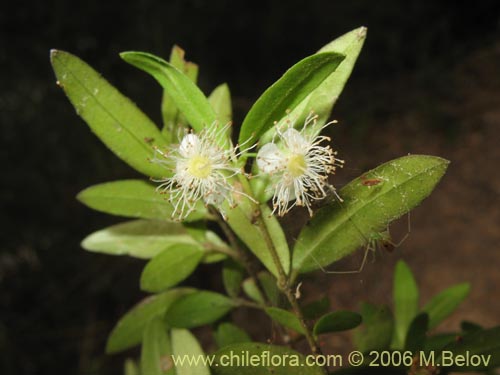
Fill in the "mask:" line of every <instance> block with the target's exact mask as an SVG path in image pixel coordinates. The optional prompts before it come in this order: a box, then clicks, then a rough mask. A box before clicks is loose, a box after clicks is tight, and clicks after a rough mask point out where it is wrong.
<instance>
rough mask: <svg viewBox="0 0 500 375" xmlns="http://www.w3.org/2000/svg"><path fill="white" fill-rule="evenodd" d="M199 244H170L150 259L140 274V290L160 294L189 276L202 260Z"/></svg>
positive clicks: (201, 250)
mask: <svg viewBox="0 0 500 375" xmlns="http://www.w3.org/2000/svg"><path fill="white" fill-rule="evenodd" d="M203 255H204V250H203V248H202V247H201V245H199V244H196V245H195V244H172V245H171V246H168V247H167V248H166V249H165V250H163V251H162V252H161V253H159V254H157V255H155V256H154V257H153V259H151V260H150V261H149V262H148V264H146V267H144V270H143V271H142V274H141V289H142V290H145V291H147V292H160V291H162V290H165V289H168V288H170V287H172V286H174V285H176V284H177V283H179V282H181V281H182V280H184V279H185V278H186V277H188V276H189V275H191V273H193V271H194V270H195V269H196V267H197V266H198V264H199V263H200V261H201V259H202V258H203Z"/></svg>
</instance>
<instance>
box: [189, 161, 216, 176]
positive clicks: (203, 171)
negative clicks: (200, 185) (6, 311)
mask: <svg viewBox="0 0 500 375" xmlns="http://www.w3.org/2000/svg"><path fill="white" fill-rule="evenodd" d="M187 171H188V173H189V174H191V175H192V176H194V177H197V178H207V177H208V176H209V175H210V173H211V172H212V163H210V160H208V158H206V157H204V156H199V155H198V156H194V157H192V158H191V160H189V162H188V167H187Z"/></svg>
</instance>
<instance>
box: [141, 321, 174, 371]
mask: <svg viewBox="0 0 500 375" xmlns="http://www.w3.org/2000/svg"><path fill="white" fill-rule="evenodd" d="M170 356H171V347H170V342H169V340H168V336H167V327H166V326H165V323H164V322H163V320H162V319H160V318H158V317H156V318H153V319H152V320H151V321H150V322H149V323H148V324H147V325H146V328H145V330H144V337H143V341H142V350H141V374H148V375H164V374H174V371H172V370H173V368H172V360H171V357H170Z"/></svg>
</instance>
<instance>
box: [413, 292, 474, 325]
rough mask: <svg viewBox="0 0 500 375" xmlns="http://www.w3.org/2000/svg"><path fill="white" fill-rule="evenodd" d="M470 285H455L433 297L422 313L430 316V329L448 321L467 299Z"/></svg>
mask: <svg viewBox="0 0 500 375" xmlns="http://www.w3.org/2000/svg"><path fill="white" fill-rule="evenodd" d="M469 291H470V284H468V283H463V284H458V285H454V286H452V287H450V288H447V289H445V290H443V291H442V292H440V293H439V294H437V295H435V296H434V297H432V299H431V300H430V301H429V302H428V303H427V304H426V305H425V306H424V308H423V309H422V311H424V312H426V313H427V314H428V315H429V329H432V328H434V327H436V326H437V325H438V324H439V323H441V322H442V321H443V320H444V319H446V318H447V317H448V316H449V315H451V313H452V312H453V311H455V309H456V308H457V307H458V305H460V303H462V301H463V300H464V299H465V298H466V297H467V295H468V294H469Z"/></svg>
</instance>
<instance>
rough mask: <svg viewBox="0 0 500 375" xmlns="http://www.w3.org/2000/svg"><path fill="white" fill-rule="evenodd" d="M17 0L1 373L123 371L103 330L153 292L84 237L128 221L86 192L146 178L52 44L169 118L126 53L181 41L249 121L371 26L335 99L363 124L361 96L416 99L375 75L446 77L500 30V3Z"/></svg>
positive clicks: (0, 43)
mask: <svg viewBox="0 0 500 375" xmlns="http://www.w3.org/2000/svg"><path fill="white" fill-rule="evenodd" d="M9 5H10V9H8V8H4V10H3V11H2V12H1V13H0V25H1V34H0V38H1V39H0V64H1V67H2V69H1V73H0V74H1V75H2V79H1V86H2V87H1V93H0V123H1V140H2V144H1V147H0V158H1V159H0V160H1V162H2V165H3V166H4V172H3V173H2V184H1V187H0V197H1V201H0V202H1V214H2V222H1V227H2V234H3V236H2V250H1V251H0V373H1V374H16V375H24V374H118V373H120V371H121V363H122V359H123V358H122V357H120V356H114V357H107V356H104V354H103V351H104V344H105V340H106V336H107V334H108V333H109V331H110V329H111V328H112V326H113V324H114V323H115V322H116V320H117V319H118V318H119V316H120V315H121V314H123V313H124V312H125V311H126V310H127V309H128V308H130V307H131V306H132V305H133V304H134V303H135V302H137V301H138V300H139V299H140V298H141V296H142V293H141V292H140V291H139V288H138V277H139V274H140V270H141V267H142V265H143V262H141V261H137V260H134V259H128V258H113V257H109V256H101V255H96V254H90V253H86V252H84V251H83V250H82V249H81V248H80V246H79V241H80V240H81V239H82V238H83V237H84V236H85V235H86V234H88V233H90V232H92V231H94V230H97V229H99V228H101V227H103V226H106V225H110V224H112V223H115V222H118V221H120V219H118V218H112V217H108V216H106V215H104V214H99V213H95V212H92V211H91V210H89V209H87V208H85V207H83V206H82V205H80V204H79V203H78V202H77V201H76V200H75V195H76V194H77V193H78V192H79V191H80V190H81V189H83V188H85V187H87V186H90V185H92V184H95V183H99V182H104V181H109V180H116V179H121V178H127V177H134V176H136V175H135V173H134V172H133V171H132V170H131V169H130V168H129V167H127V166H126V165H124V164H123V163H122V162H121V161H120V160H118V159H117V158H115V157H114V156H113V155H112V154H111V153H110V152H109V151H108V150H107V149H106V148H105V147H104V146H103V145H102V144H101V143H100V142H99V140H98V139H97V138H96V137H95V136H94V135H93V134H91V132H90V131H89V130H88V128H87V127H86V125H85V124H84V123H83V122H82V120H81V119H79V118H78V117H77V116H76V114H75V112H74V110H73V109H72V107H71V105H70V104H69V102H68V101H67V100H66V98H65V97H64V96H63V93H62V92H60V90H59V89H58V88H57V87H56V85H55V78H54V75H53V73H52V71H51V67H50V64H49V50H50V49H51V48H57V49H63V50H67V51H70V52H72V53H74V54H76V55H78V56H80V57H81V58H82V59H84V60H85V61H87V62H88V63H90V64H91V65H92V66H93V67H94V68H96V69H97V70H98V71H100V72H101V73H102V74H103V75H104V76H105V77H106V78H107V79H108V80H109V81H111V82H112V83H113V84H115V85H116V86H117V87H118V88H120V89H121V90H122V91H123V92H124V93H126V94H127V95H128V96H130V97H131V98H133V100H135V101H136V102H137V104H138V105H139V106H140V107H141V108H143V110H144V111H145V112H146V113H148V114H149V115H150V116H151V117H152V118H153V119H154V120H155V121H157V122H159V118H160V112H159V101H160V95H161V90H160V89H159V87H157V85H156V83H155V82H153V81H152V80H151V79H150V78H148V77H147V76H146V75H145V74H144V73H142V72H139V71H137V70H134V68H132V67H130V66H128V65H127V64H125V63H124V62H122V61H121V60H120V58H119V57H118V53H119V52H121V51H125V50H144V51H149V52H152V53H155V54H158V55H161V56H164V57H168V54H169V51H170V48H171V46H172V45H173V44H174V43H176V44H179V45H180V46H182V47H183V48H184V49H185V50H186V51H187V58H188V59H191V60H194V61H195V62H197V63H199V64H200V65H201V73H200V85H201V87H202V89H203V90H204V91H205V92H209V91H210V90H212V89H213V88H214V87H215V86H216V85H217V84H219V83H221V82H222V81H226V82H228V83H229V86H230V88H231V90H232V93H233V96H234V104H235V113H236V116H235V120H236V124H238V123H239V122H240V121H241V119H242V117H243V115H244V113H245V111H246V110H248V108H249V106H250V105H251V103H252V102H253V100H255V99H256V98H257V96H258V95H259V94H260V93H261V92H262V91H263V90H264V89H265V88H266V87H267V86H269V85H270V84H271V83H272V82H273V81H274V80H275V79H277V78H278V77H279V76H280V74H282V73H283V72H284V70H285V69H287V68H288V67H289V66H291V65H292V64H293V63H295V62H296V61H298V60H299V59H301V58H303V57H305V56H306V55H308V54H311V53H313V52H314V51H315V50H317V49H318V48H320V47H321V46H322V45H324V44H325V43H327V42H329V41H330V40H332V39H333V38H335V37H337V36H339V35H341V34H343V33H345V32H347V31H349V30H351V29H353V28H356V27H358V26H361V25H365V26H368V28H369V34H368V39H367V43H366V45H365V48H364V50H363V52H362V54H361V57H360V60H359V62H358V65H357V67H356V69H355V73H354V75H353V77H352V79H351V81H350V83H349V85H348V88H347V89H346V91H345V92H344V94H343V97H342V99H341V100H340V102H339V104H338V106H337V112H338V113H344V114H345V116H347V117H349V116H351V117H350V118H351V120H352V121H351V122H352V125H350V126H351V127H352V129H353V130H354V132H358V133H359V134H362V132H363V126H364V125H363V121H362V120H363V119H362V117H360V116H362V115H361V114H360V111H357V109H358V108H359V106H363V108H366V111H364V112H363V113H364V116H366V114H367V113H369V114H370V116H371V115H374V114H375V115H376V114H377V113H378V112H380V111H382V113H383V112H384V111H389V112H390V111H393V110H395V108H394V107H396V106H394V105H393V104H391V102H392V103H393V101H394V100H397V97H398V96H404V95H401V94H400V93H397V92H394V93H391V92H390V89H388V91H387V92H388V93H387V94H386V96H382V97H381V96H378V95H374V96H373V97H371V96H370V87H372V86H380V85H382V86H383V85H384V82H385V81H391V80H393V79H395V78H397V77H398V76H400V75H404V74H408V73H410V74H412V75H414V76H417V78H418V79H417V82H418V84H419V85H422V86H425V87H427V88H430V89H431V91H433V90H435V91H436V92H439V91H446V90H448V89H449V88H448V87H447V85H446V75H447V73H448V72H447V66H449V65H450V64H452V63H453V62H454V61H458V60H460V59H462V58H464V57H466V56H467V55H468V54H469V53H470V52H471V51H473V50H475V49H477V48H480V47H481V46H483V45H487V44H488V43H491V42H492V41H493V40H495V38H498V35H499V21H500V19H499V14H500V9H499V8H500V6H499V3H498V1H497V0H483V1H476V2H465V1H464V2H457V1H432V2H431V1H419V0H411V1H399V0H386V1H381V2H373V1H361V0H354V1H344V2H341V1H317V0H309V1H307V2H304V1H297V0H290V1H287V2H283V1H278V0H272V1H230V0H216V1H210V2H209V1H202V0H182V1H181V0H172V1H153V0H136V1H130V2H127V1H115V0H112V1H98V0H87V1H85V2H83V1H81V2H70V1H64V0H48V1H43V2H42V1H33V2H20V1H18V2H15V3H10V4H9ZM430 102H432V97H431V98H422V102H420V104H421V105H422V106H426V107H428V104H429V103H430ZM420 104H419V103H418V102H417V103H415V102H413V103H411V105H420ZM408 105H410V104H408ZM441 123H446V122H442V121H436V127H439V126H441V125H439V124H441ZM441 130H443V129H436V131H438V132H439V131H441ZM444 130H445V131H446V129H444ZM211 271H212V268H203V269H202V272H201V273H199V274H198V276H197V277H198V278H199V279H200V280H201V279H210V273H211ZM190 282H191V283H192V284H196V283H197V282H198V279H193V280H190ZM215 282H216V281H214V283H215Z"/></svg>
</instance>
